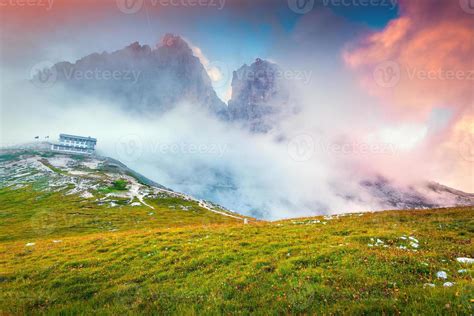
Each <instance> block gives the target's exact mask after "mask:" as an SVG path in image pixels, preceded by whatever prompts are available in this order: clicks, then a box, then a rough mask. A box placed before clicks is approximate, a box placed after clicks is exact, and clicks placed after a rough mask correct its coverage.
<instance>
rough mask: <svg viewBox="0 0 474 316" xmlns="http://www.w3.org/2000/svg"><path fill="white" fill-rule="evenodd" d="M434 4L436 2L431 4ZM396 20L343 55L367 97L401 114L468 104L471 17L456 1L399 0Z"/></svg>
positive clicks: (473, 45) (473, 44)
mask: <svg viewBox="0 0 474 316" xmlns="http://www.w3.org/2000/svg"><path fill="white" fill-rule="evenodd" d="M436 4H439V5H436ZM400 6H401V16H400V18H398V19H396V20H394V21H392V22H391V23H390V24H388V26H387V27H386V28H385V29H384V30H383V31H381V32H376V33H373V34H370V35H368V36H366V37H365V38H363V39H361V40H360V41H358V42H356V43H355V45H354V46H352V47H350V48H348V49H347V50H346V51H345V52H344V54H343V58H344V60H345V62H346V64H347V65H348V66H349V67H350V68H352V69H353V70H355V71H356V72H357V74H358V75H359V78H360V80H361V84H362V86H363V87H364V88H366V89H367V90H368V92H369V93H370V94H372V95H376V96H379V97H381V100H382V103H383V104H384V105H386V106H387V109H388V110H389V111H390V112H391V113H392V114H396V115H401V116H403V117H406V116H408V117H412V118H413V117H415V118H419V119H424V118H426V116H427V115H428V114H429V113H430V111H431V109H432V108H433V107H437V106H443V107H449V108H451V109H453V110H454V112H455V113H460V112H464V111H466V110H468V108H469V107H471V106H472V105H473V95H472V89H473V88H472V87H473V84H474V73H473V71H474V16H473V15H472V14H469V13H467V12H464V11H463V10H462V8H461V7H460V6H459V5H458V1H443V2H441V1H440V2H439V3H438V2H436V1H423V0H420V1H416V0H415V1H413V0H412V1H402V2H401V3H400Z"/></svg>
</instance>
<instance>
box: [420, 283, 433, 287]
mask: <svg viewBox="0 0 474 316" xmlns="http://www.w3.org/2000/svg"><path fill="white" fill-rule="evenodd" d="M435 286H436V285H434V284H433V283H425V284H423V288H427V287H435Z"/></svg>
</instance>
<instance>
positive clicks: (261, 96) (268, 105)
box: [229, 59, 295, 132]
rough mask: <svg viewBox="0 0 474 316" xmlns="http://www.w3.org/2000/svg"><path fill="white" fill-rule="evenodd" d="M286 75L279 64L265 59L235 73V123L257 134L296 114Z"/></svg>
mask: <svg viewBox="0 0 474 316" xmlns="http://www.w3.org/2000/svg"><path fill="white" fill-rule="evenodd" d="M282 74H283V72H282V70H281V69H280V68H279V67H278V66H277V65H276V64H273V63H270V62H268V61H264V60H261V59H257V60H256V61H255V62H254V63H253V64H251V65H250V66H248V65H244V66H242V67H241V68H240V69H238V70H237V71H234V73H233V78H232V98H231V100H230V101H229V116H230V118H231V120H233V121H237V122H241V123H242V124H243V125H245V126H246V127H248V128H249V129H250V130H252V131H254V132H267V131H269V130H270V129H272V128H273V127H275V126H276V125H278V122H279V121H280V120H281V119H283V118H284V117H285V116H287V115H289V114H290V113H292V112H294V111H295V108H294V106H292V105H291V104H290V94H289V91H288V87H287V86H286V83H285V82H284V80H283V78H282Z"/></svg>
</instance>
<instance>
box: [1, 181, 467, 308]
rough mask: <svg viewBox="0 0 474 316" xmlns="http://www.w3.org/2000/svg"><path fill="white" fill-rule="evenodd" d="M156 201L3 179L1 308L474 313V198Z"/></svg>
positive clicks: (165, 199)
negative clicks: (243, 203) (119, 200)
mask: <svg viewBox="0 0 474 316" xmlns="http://www.w3.org/2000/svg"><path fill="white" fill-rule="evenodd" d="M147 203H149V204H150V205H153V206H154V207H155V209H154V210H150V208H147V207H145V206H140V207H131V206H127V205H124V206H120V207H115V208H106V207H102V206H98V205H97V204H94V203H93V202H88V201H87V200H84V199H81V198H80V197H77V196H73V195H71V196H64V195H61V193H60V192H56V193H48V192H40V191H37V190H34V189H32V188H29V189H28V188H25V189H22V190H11V189H9V188H4V189H1V190H0V219H1V220H0V314H3V315H10V314H11V315H21V314H61V315H71V314H83V315H86V314H96V315H117V314H127V315H128V314H180V315H183V314H186V315H194V314H200V315H201V314H205V315H216V314H244V315H248V314H259V315H268V314H272V315H274V314H318V315H341V314H351V315H362V314H365V315H367V314H386V315H393V314H423V315H441V314H448V315H470V314H472V312H473V310H472V308H473V306H474V305H473V304H474V284H473V282H472V277H473V270H472V268H473V266H472V265H470V264H467V263H460V262H458V261H456V258H458V257H470V258H472V257H473V255H474V246H473V243H472V237H473V235H474V207H464V208H452V209H436V210H419V211H387V212H379V213H365V214H350V215H347V216H333V217H330V218H323V217H315V218H304V219H290V220H283V221H277V222H264V221H255V220H250V222H249V224H248V225H244V224H243V222H242V221H241V220H237V219H234V218H230V217H226V216H222V215H220V214H216V213H212V212H209V211H207V210H205V209H201V208H199V206H197V205H195V204H193V203H194V202H192V201H189V202H188V203H190V205H189V206H190V207H191V211H184V210H181V209H179V208H175V207H173V206H174V205H178V204H180V205H182V204H183V201H182V200H173V199H172V198H163V199H154V200H151V199H150V200H147ZM409 237H412V238H414V239H416V240H417V241H418V243H417V244H416V247H415V244H412V243H411V239H409ZM438 271H444V272H446V273H447V279H445V280H442V279H438V278H437V276H436V273H437V272H438ZM459 271H461V272H459ZM445 282H452V283H453V285H452V286H450V287H446V286H443V284H444V283H445ZM427 284H431V285H427ZM433 285H434V287H433Z"/></svg>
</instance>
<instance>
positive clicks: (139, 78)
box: [53, 34, 227, 118]
mask: <svg viewBox="0 0 474 316" xmlns="http://www.w3.org/2000/svg"><path fill="white" fill-rule="evenodd" d="M53 68H54V71H55V72H56V73H57V81H58V82H59V83H61V84H63V85H64V86H66V87H67V88H73V89H75V90H77V91H79V92H83V93H87V94H89V95H90V94H92V95H95V96H98V97H104V98H107V99H110V100H112V101H114V102H117V103H119V104H121V105H122V107H123V108H126V109H127V110H131V111H135V112H138V113H147V114H156V113H158V114H159V113H163V112H165V111H167V110H169V109H171V108H172V107H173V106H175V105H176V104H178V103H180V102H186V101H187V102H190V103H191V104H193V105H194V104H195V105H196V106H199V107H202V108H206V109H208V110H209V111H211V112H212V113H215V114H217V115H218V116H221V117H225V118H226V117H227V107H226V105H225V104H224V103H223V102H222V101H221V100H220V99H219V98H218V97H217V95H216V93H215V91H214V89H213V87H212V84H211V79H210V78H209V76H208V74H207V72H206V70H205V69H204V67H203V65H202V64H201V62H200V61H199V59H198V58H197V57H195V56H194V55H193V53H192V50H191V49H190V47H189V46H188V44H187V43H186V42H185V41H184V40H183V39H182V38H181V37H179V36H174V35H171V34H167V35H165V37H164V38H163V39H162V41H161V43H159V44H158V45H157V47H156V48H155V49H153V48H151V47H150V46H148V45H140V44H139V43H138V42H135V43H133V44H131V45H129V46H127V47H125V48H124V49H121V50H118V51H115V52H113V53H107V52H104V53H102V54H98V53H94V54H91V55H89V56H86V57H84V58H82V59H80V60H78V61H76V62H75V63H69V62H61V63H58V64H56V65H54V67H53Z"/></svg>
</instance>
